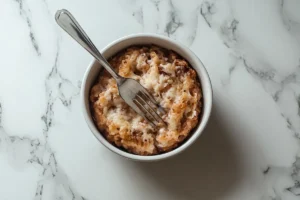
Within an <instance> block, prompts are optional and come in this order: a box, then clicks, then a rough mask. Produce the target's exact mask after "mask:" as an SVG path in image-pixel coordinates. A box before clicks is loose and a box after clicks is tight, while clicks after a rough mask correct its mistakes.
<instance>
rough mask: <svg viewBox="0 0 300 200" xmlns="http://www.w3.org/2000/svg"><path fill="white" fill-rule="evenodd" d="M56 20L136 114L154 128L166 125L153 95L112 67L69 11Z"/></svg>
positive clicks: (60, 12)
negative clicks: (98, 64) (110, 80)
mask: <svg viewBox="0 0 300 200" xmlns="http://www.w3.org/2000/svg"><path fill="white" fill-rule="evenodd" d="M55 20H56V22H57V24H58V25H59V26H60V27H61V28H62V29H64V30H65V31H66V32H67V33H68V34H69V35H70V36H71V37H72V38H73V39H74V40H76V41H77V42H78V43H79V44H80V45H81V46H82V47H83V48H85V49H86V50H87V51H88V52H89V53H90V54H91V55H92V56H94V58H95V59H96V60H97V61H98V62H99V63H100V64H101V65H102V66H103V67H104V68H105V69H106V70H107V71H108V72H109V73H110V74H111V76H112V77H113V78H114V79H115V80H116V82H117V86H118V90H119V95H120V96H121V98H122V99H123V100H124V101H125V102H126V103H127V104H128V105H129V106H130V107H131V108H132V109H133V110H134V111H135V112H137V113H138V114H139V115H141V116H142V117H143V118H145V119H146V120H147V121H148V122H149V123H150V124H151V125H152V126H153V127H154V128H155V127H157V126H159V125H166V124H165V122H164V121H163V119H162V117H161V115H163V114H165V112H164V110H163V109H162V108H161V107H160V106H159V104H158V103H157V102H156V101H155V99H154V98H153V97H152V95H151V94H150V93H149V92H148V91H147V90H146V89H145V88H144V87H143V86H142V85H141V84H140V83H139V82H137V81H136V80H134V79H130V78H124V77H122V76H120V75H119V74H118V73H117V72H116V71H115V70H114V69H113V68H112V67H111V66H110V64H109V63H108V62H107V60H106V59H105V58H104V57H103V56H102V54H101V53H100V52H99V50H98V49H97V48H96V46H95V45H94V44H93V43H92V41H91V40H90V38H89V37H88V36H87V34H86V33H85V32H84V30H83V29H82V28H81V26H80V25H79V23H78V22H77V21H76V19H75V18H74V17H73V15H72V14H71V13H70V12H69V11H67V10H65V9H62V10H58V11H57V12H56V14H55Z"/></svg>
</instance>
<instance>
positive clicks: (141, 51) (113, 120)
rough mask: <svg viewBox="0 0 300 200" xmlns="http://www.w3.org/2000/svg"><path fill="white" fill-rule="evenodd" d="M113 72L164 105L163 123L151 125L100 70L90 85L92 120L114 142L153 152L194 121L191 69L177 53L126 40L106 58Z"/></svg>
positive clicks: (195, 83) (166, 147)
mask: <svg viewBox="0 0 300 200" xmlns="http://www.w3.org/2000/svg"><path fill="white" fill-rule="evenodd" d="M108 62H109V63H110V65H111V66H112V67H113V68H114V69H115V70H116V71H117V72H118V73H119V75H121V76H123V77H126V78H132V79H135V80H137V81H138V82H139V83H140V84H141V85H142V86H143V87H145V88H146V89H147V90H148V91H149V92H150V93H151V94H152V96H153V97H154V98H155V100H156V101H157V102H158V103H159V105H160V106H161V107H162V108H163V109H164V111H165V113H164V114H163V115H162V118H163V120H164V122H165V124H166V125H161V126H158V127H156V128H155V127H153V126H151V124H150V123H149V122H147V121H146V120H145V119H144V118H143V117H141V116H140V115H138V114H137V113H136V112H135V111H134V110H132V109H131V108H130V107H129V106H128V105H127V104H126V103H125V102H124V101H123V99H122V98H121V97H120V96H119V93H118V88H117V84H116V81H115V79H114V78H113V77H112V76H111V75H110V74H109V73H108V72H107V71H106V70H103V71H102V72H101V73H100V75H99V78H98V79H97V80H96V82H95V84H94V86H93V87H92V89H91V91H90V103H91V111H92V115H93V119H94V122H95V124H96V126H97V127H98V129H99V131H100V132H101V133H102V134H103V135H104V137H105V138H106V139H107V140H108V141H109V142H111V143H112V144H114V145H115V146H117V147H119V148H121V149H123V150H125V151H127V152H130V153H133V154H138V155H156V154H160V153H164V152H167V151H170V150H172V149H174V148H176V147H177V146H179V145H180V144H181V143H182V142H183V141H184V140H185V139H186V138H187V137H188V136H189V135H190V134H191V131H192V129H193V128H195V127H196V125H197V124H198V122H199V120H200V116H201V108H202V91H201V87H200V82H199V80H198V78H197V73H196V72H195V70H194V69H192V68H191V66H190V65H189V63H188V62H187V61H186V60H185V59H184V58H182V57H180V56H179V55H178V54H177V53H175V52H173V51H171V50H167V49H164V48H161V47H158V46H154V45H151V46H132V47H129V48H127V49H125V50H123V51H121V52H120V53H118V54H117V55H115V56H113V57H112V58H110V59H109V60H108Z"/></svg>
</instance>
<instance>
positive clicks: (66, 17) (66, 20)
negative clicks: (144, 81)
mask: <svg viewBox="0 0 300 200" xmlns="http://www.w3.org/2000/svg"><path fill="white" fill-rule="evenodd" d="M55 20H56V22H57V24H58V25H59V26H60V27H61V28H62V29H64V30H65V31H66V32H67V33H68V34H69V35H70V36H71V37H72V38H73V39H74V40H76V41H77V42H78V43H79V44H80V45H81V46H82V47H83V48H85V49H86V50H87V51H88V52H89V53H90V54H91V55H92V56H94V58H95V59H96V60H97V61H98V62H99V63H100V64H101V65H102V66H103V67H104V68H105V69H106V70H107V71H108V72H109V73H110V74H111V75H112V76H113V77H114V78H115V79H116V81H117V83H120V82H122V81H123V80H122V79H123V77H121V76H119V75H118V74H117V72H116V71H115V70H114V69H113V68H112V67H111V66H110V64H109V63H108V62H107V60H106V59H105V58H104V57H103V56H102V54H101V53H100V52H99V50H98V49H97V48H96V46H95V45H94V44H93V42H92V41H91V39H90V38H89V37H88V35H87V34H86V33H85V32H84V30H83V29H82V28H81V26H80V25H79V23H78V22H77V21H76V19H75V18H74V17H73V15H72V14H71V13H70V12H69V11H67V10H65V9H62V10H58V11H57V12H56V14H55Z"/></svg>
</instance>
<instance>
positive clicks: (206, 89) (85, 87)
mask: <svg viewBox="0 0 300 200" xmlns="http://www.w3.org/2000/svg"><path fill="white" fill-rule="evenodd" d="M150 44H154V45H157V46H160V47H163V48H166V49H170V50H173V51H175V52H177V53H178V54H179V55H181V56H182V57H183V58H185V59H186V60H187V61H188V62H189V63H190V64H191V66H192V67H193V68H194V69H195V70H196V71H197V74H198V77H199V80H200V83H201V88H202V93H203V102H204V105H203V108H202V118H201V120H200V123H198V125H197V127H196V128H195V129H194V132H193V133H191V136H190V137H189V138H188V139H187V140H186V141H185V142H184V143H183V144H181V145H180V146H179V147H177V148H175V149H174V150H172V151H170V152H166V153H163V154H159V155H153V156H140V155H134V154H131V153H128V152H125V151H123V150H120V149H118V148H117V147H115V146H114V145H112V144H110V143H109V142H108V141H107V140H106V139H105V138H104V137H103V136H102V134H101V133H100V132H99V131H98V129H97V127H96V126H95V124H94V122H93V119H92V115H91V111H90V104H89V93H90V89H91V87H92V86H93V84H94V82H95V80H96V79H97V77H98V75H99V73H100V71H101V69H102V67H101V65H100V64H99V63H98V62H97V61H93V62H92V63H91V64H90V66H89V67H88V69H87V71H86V73H85V76H84V79H83V82H82V91H81V95H82V103H83V114H84V117H85V119H86V122H87V124H88V126H89V128H90V129H91V131H92V132H93V134H94V135H95V137H96V138H97V139H98V140H99V141H100V142H101V143H102V144H103V145H105V146H106V147H107V148H108V149H110V150H112V151H113V152H115V153H117V154H120V155H122V156H124V157H126V158H131V159H134V160H140V161H153V160H161V159H164V158H167V157H171V156H173V155H176V154H178V153H179V152H181V151H183V150H184V149H186V148H187V147H188V146H189V145H191V144H192V143H193V142H194V141H195V140H196V139H197V137H198V136H199V135H200V134H201V132H202V131H203V129H204V128H205V126H206V124H207V121H208V119H209V116H210V113H211V107H212V88H211V83H210V79H209V76H208V74H207V71H206V69H205V68H204V66H203V64H202V63H201V61H200V60H199V59H198V58H197V57H196V56H195V54H194V53H193V52H192V51H190V50H189V49H188V48H186V47H184V46H183V45H181V44H178V43H177V42H174V41H172V40H170V39H169V38H166V37H163V36H158V35H153V34H151V35H149V34H138V35H132V36H127V37H124V38H121V39H119V40H117V41H115V42H113V43H111V44H110V45H108V46H107V47H105V48H104V49H103V50H102V51H101V53H102V54H103V56H104V57H105V58H106V59H108V58H109V57H111V56H113V55H115V54H116V53H117V52H119V51H121V50H123V49H125V48H126V47H129V46H132V45H150Z"/></svg>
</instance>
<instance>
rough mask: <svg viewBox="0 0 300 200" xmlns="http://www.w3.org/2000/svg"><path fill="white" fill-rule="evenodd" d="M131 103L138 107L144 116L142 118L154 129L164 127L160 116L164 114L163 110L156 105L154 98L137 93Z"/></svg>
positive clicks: (144, 93) (143, 93)
mask: <svg viewBox="0 0 300 200" xmlns="http://www.w3.org/2000/svg"><path fill="white" fill-rule="evenodd" d="M133 102H134V103H135V104H136V105H137V106H138V107H139V109H140V110H141V112H142V113H143V114H144V118H145V119H146V120H147V121H148V122H149V123H150V124H151V125H152V126H154V127H156V126H159V125H163V126H164V125H166V124H165V122H164V121H163V119H162V118H161V116H160V114H161V115H162V114H165V112H164V110H163V109H162V108H161V107H160V106H158V105H157V103H156V101H155V100H154V98H153V97H152V96H151V95H149V94H147V93H146V92H142V91H140V92H138V93H137V95H136V96H135V98H134V99H133Z"/></svg>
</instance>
